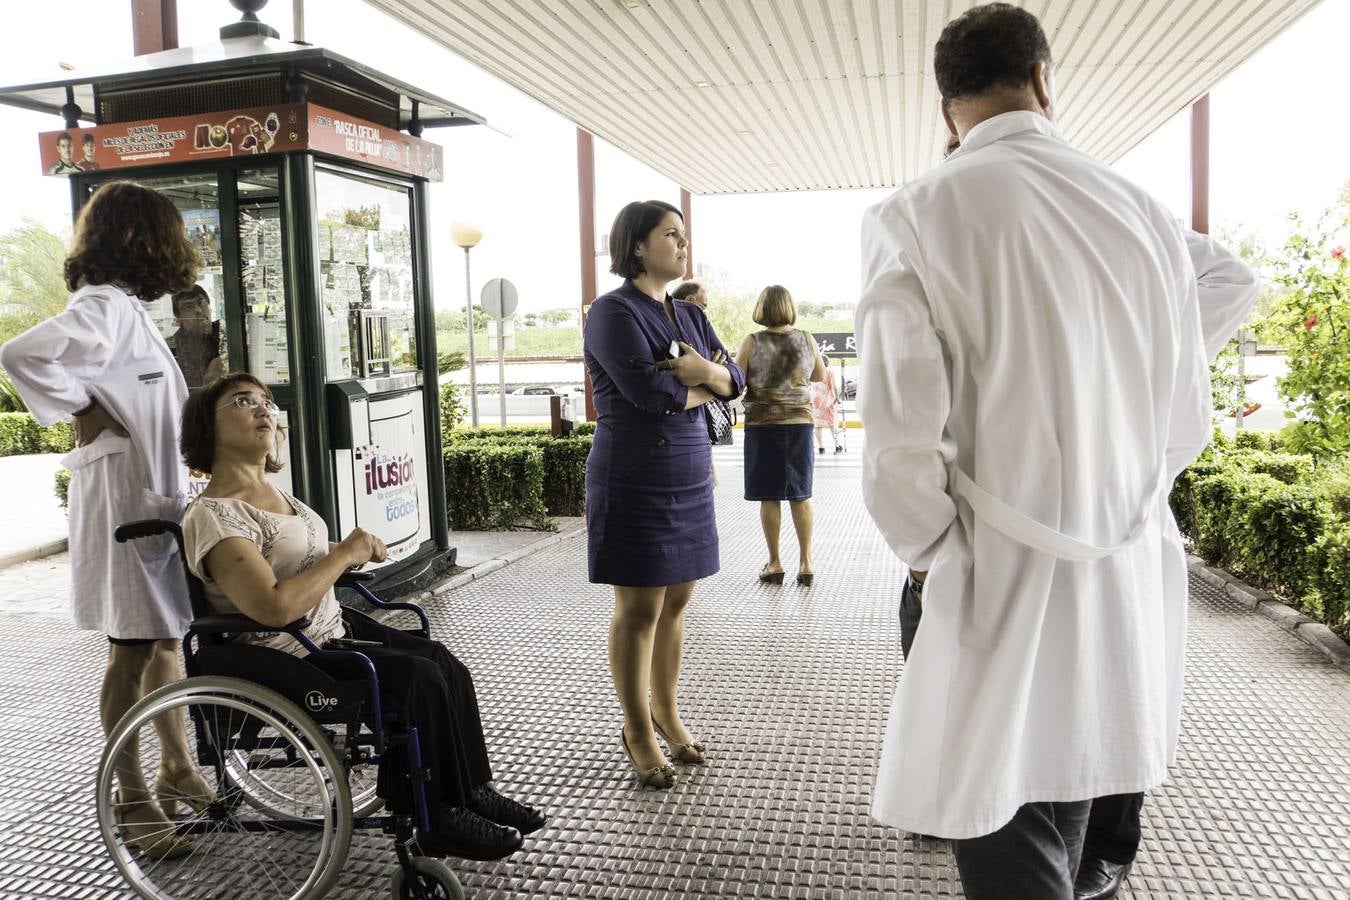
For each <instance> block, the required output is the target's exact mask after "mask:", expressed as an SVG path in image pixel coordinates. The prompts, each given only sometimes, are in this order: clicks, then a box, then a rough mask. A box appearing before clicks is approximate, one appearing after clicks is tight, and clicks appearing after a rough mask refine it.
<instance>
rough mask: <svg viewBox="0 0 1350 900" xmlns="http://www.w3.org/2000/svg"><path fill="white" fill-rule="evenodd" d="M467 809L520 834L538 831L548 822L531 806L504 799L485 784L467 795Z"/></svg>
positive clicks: (507, 798) (508, 798)
mask: <svg viewBox="0 0 1350 900" xmlns="http://www.w3.org/2000/svg"><path fill="white" fill-rule="evenodd" d="M469 809H471V810H473V811H474V812H476V813H478V815H480V816H482V817H483V818H485V819H487V820H489V821H492V822H496V823H497V824H498V825H509V826H510V827H512V828H514V829H516V830H517V831H519V832H520V833H521V834H529V833H530V832H532V831H538V830H539V829H540V828H543V827H544V823H545V822H546V821H548V820H547V819H546V818H544V814H543V813H542V812H541V811H539V810H537V809H535V808H534V807H533V806H526V805H525V804H524V803H521V802H520V801H518V800H512V799H511V798H510V797H504V796H502V795H501V794H499V793H497V792H496V790H494V789H493V788H492V787H490V786H489V785H486V784H483V785H479V786H478V787H476V788H474V789H473V793H472V794H470V795H469Z"/></svg>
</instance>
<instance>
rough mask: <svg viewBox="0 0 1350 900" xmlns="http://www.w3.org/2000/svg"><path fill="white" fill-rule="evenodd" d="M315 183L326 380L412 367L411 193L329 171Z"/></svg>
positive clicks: (414, 360) (320, 174)
mask: <svg viewBox="0 0 1350 900" xmlns="http://www.w3.org/2000/svg"><path fill="white" fill-rule="evenodd" d="M316 180H317V188H318V197H317V201H318V202H317V207H318V212H319V272H320V277H321V284H322V290H323V312H324V346H325V353H326V355H327V362H328V378H329V380H331V381H338V380H342V379H347V378H371V377H380V376H384V375H391V374H396V373H399V372H411V371H414V370H416V369H417V368H418V360H417V332H416V321H415V318H414V315H413V311H414V298H415V293H414V286H413V258H412V231H411V225H412V193H411V191H410V189H409V188H408V187H406V186H404V185H399V184H391V183H388V182H384V181H379V180H375V179H366V178H360V177H357V176H354V175H350V174H346V173H339V172H335V171H331V170H327V169H320V170H319V171H318V173H317V179H316Z"/></svg>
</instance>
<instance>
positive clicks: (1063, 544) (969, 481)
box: [952, 467, 1158, 562]
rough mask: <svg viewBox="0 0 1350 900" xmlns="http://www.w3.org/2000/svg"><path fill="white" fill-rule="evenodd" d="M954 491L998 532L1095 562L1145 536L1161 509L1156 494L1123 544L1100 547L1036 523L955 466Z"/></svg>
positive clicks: (1034, 546)
mask: <svg viewBox="0 0 1350 900" xmlns="http://www.w3.org/2000/svg"><path fill="white" fill-rule="evenodd" d="M952 494H953V496H956V497H960V498H963V499H964V500H965V501H966V502H967V503H969V504H970V508H971V510H972V511H973V512H974V513H975V515H976V516H977V517H979V518H980V519H982V520H983V521H985V522H986V523H988V524H989V525H992V526H993V527H994V528H995V529H996V530H997V531H999V532H1001V533H1003V534H1004V535H1006V536H1008V537H1010V538H1012V539H1013V540H1014V541H1017V542H1018V543H1019V544H1023V545H1025V546H1027V547H1030V548H1031V549H1033V550H1039V551H1040V552H1042V553H1047V554H1049V555H1051V556H1054V557H1058V558H1059V559H1065V560H1069V561H1070V562H1092V561H1093V560H1097V559H1102V558H1103V557H1107V556H1111V555H1113V554H1116V553H1119V552H1120V551H1122V550H1124V549H1125V548H1126V547H1129V546H1130V545H1132V544H1134V543H1136V542H1137V541H1138V540H1139V539H1140V538H1142V537H1143V536H1144V532H1145V531H1146V530H1147V529H1148V524H1149V522H1150V521H1152V519H1153V517H1154V515H1156V513H1157V508H1158V503H1157V500H1158V495H1157V494H1156V493H1155V494H1154V495H1153V498H1152V500H1151V501H1150V502H1149V504H1148V506H1147V508H1146V509H1145V510H1144V513H1143V515H1142V516H1141V518H1140V521H1139V524H1138V525H1136V526H1135V527H1134V529H1133V530H1132V531H1131V532H1130V533H1129V535H1128V536H1127V537H1126V538H1125V539H1124V540H1123V541H1121V542H1120V543H1118V544H1115V545H1113V546H1110V547H1099V546H1097V545H1096V544H1089V543H1086V542H1084V541H1080V540H1078V539H1077V538H1072V537H1069V536H1068V535H1067V534H1064V533H1063V532H1061V531H1056V530H1055V529H1053V528H1050V527H1049V526H1047V525H1043V524H1041V523H1040V522H1037V521H1036V520H1035V519H1033V518H1031V517H1030V516H1028V515H1026V514H1024V513H1021V512H1018V511H1017V510H1015V509H1013V508H1012V507H1011V506H1009V505H1008V504H1007V503H1004V502H1003V501H1002V500H1000V499H999V498H997V497H995V496H994V495H993V494H991V493H989V492H988V491H986V490H985V489H984V488H982V487H980V486H979V484H977V483H976V482H975V479H973V478H971V477H970V476H969V475H967V474H966V473H965V472H963V471H961V469H959V468H956V467H953V469H952Z"/></svg>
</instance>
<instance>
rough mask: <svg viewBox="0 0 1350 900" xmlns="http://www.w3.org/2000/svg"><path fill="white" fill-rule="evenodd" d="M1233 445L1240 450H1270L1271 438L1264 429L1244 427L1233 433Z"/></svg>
mask: <svg viewBox="0 0 1350 900" xmlns="http://www.w3.org/2000/svg"><path fill="white" fill-rule="evenodd" d="M1233 446H1234V447H1237V448H1238V449H1239V450H1269V449H1270V438H1269V437H1267V436H1266V432H1264V431H1253V430H1251V429H1250V428H1244V429H1242V430H1241V431H1239V432H1238V433H1237V434H1235V435H1233Z"/></svg>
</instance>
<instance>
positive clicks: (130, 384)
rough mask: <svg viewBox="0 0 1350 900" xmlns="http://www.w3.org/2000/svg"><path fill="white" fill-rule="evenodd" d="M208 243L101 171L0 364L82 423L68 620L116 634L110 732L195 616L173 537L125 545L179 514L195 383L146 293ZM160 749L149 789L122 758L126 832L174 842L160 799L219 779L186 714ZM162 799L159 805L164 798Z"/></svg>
mask: <svg viewBox="0 0 1350 900" xmlns="http://www.w3.org/2000/svg"><path fill="white" fill-rule="evenodd" d="M201 265H202V260H201V257H200V256H199V255H198V253H197V250H196V249H195V248H194V247H193V246H192V243H191V242H190V241H189V240H188V238H187V232H186V231H185V229H184V227H183V220H182V218H181V217H180V216H179V214H178V210H177V209H175V208H174V205H173V203H172V202H170V201H169V200H168V199H167V198H166V197H164V195H162V194H159V193H157V192H155V191H153V190H150V189H149V188H145V187H141V186H140V185H138V184H133V183H131V182H129V181H114V182H110V183H108V184H105V185H103V186H102V187H100V188H99V189H98V190H97V191H95V192H94V194H93V196H92V197H90V198H89V200H88V202H86V203H85V206H84V209H83V210H81V212H80V216H79V219H78V220H77V221H76V223H75V242H74V248H73V249H72V250H71V252H70V255H69V256H67V257H66V261H65V279H66V287H68V288H69V289H70V290H71V291H72V292H73V293H72V296H71V298H70V303H69V305H68V306H67V307H66V309H65V311H64V312H62V313H60V314H58V315H56V316H53V317H52V318H50V319H48V320H47V321H45V322H43V323H41V324H39V325H35V326H34V327H33V328H30V329H29V330H28V331H25V332H24V333H23V334H21V335H19V336H18V337H16V338H14V339H13V340H11V341H10V342H9V343H7V344H5V346H4V347H3V349H0V364H3V365H4V367H5V370H6V371H7V372H8V373H9V376H10V378H11V379H13V381H14V385H15V387H17V388H18V390H19V393H20V394H22V395H23V398H24V401H25V402H26V403H27V404H28V408H29V410H31V411H32V413H33V416H34V417H35V418H36V419H37V420H38V423H39V424H42V425H51V424H54V423H56V422H63V421H71V420H73V421H74V423H75V436H76V445H77V446H76V448H75V450H73V451H72V452H71V453H70V454H69V455H68V456H67V457H66V458H65V459H64V460H63V463H64V465H65V467H66V468H67V469H69V470H70V471H71V480H70V562H71V570H70V574H71V588H70V604H71V610H72V614H73V616H74V619H75V625H76V627H78V628H87V629H90V630H93V631H99V632H102V633H103V634H106V635H107V636H108V667H107V670H106V671H105V672H104V675H103V687H102V691H101V693H100V698H99V699H100V705H99V707H100V708H99V713H100V716H101V718H102V722H103V728H104V731H105V732H111V731H112V729H113V727H114V726H115V725H116V724H117V722H118V720H119V719H121V718H122V715H123V714H124V713H125V712H126V711H127V710H128V709H130V708H131V707H132V705H133V704H135V703H136V701H138V700H140V699H141V697H142V695H144V694H146V693H148V692H150V691H152V690H154V689H155V688H158V687H161V686H163V685H165V684H168V683H170V682H173V681H177V680H178V679H179V678H181V677H182V669H181V667H180V665H179V662H178V652H177V651H178V639H179V638H181V637H182V636H183V635H184V634H185V633H186V632H187V627H188V624H189V622H190V621H191V618H192V610H191V606H190V603H189V600H188V593H187V583H186V581H185V580H184V578H183V570H182V567H181V565H180V563H179V560H178V554H177V552H176V548H175V544H174V542H173V539H172V538H170V537H168V536H165V537H163V538H161V539H158V540H138V541H131V542H128V543H125V544H119V543H117V542H116V541H114V540H113V530H114V529H115V528H116V527H117V526H118V525H121V524H123V523H126V522H133V521H136V520H138V519H170V520H173V521H178V520H179V519H181V518H182V514H183V508H184V506H185V505H186V502H187V499H186V496H185V489H186V486H187V470H186V469H185V468H184V466H183V462H182V460H181V459H179V457H178V429H179V418H180V416H181V415H182V411H183V401H184V400H186V399H187V386H186V385H185V384H184V382H183V376H182V375H181V374H180V372H179V370H178V366H177V365H176V364H175V362H174V358H173V355H172V354H171V353H170V351H169V346H168V344H166V343H165V342H164V338H163V337H162V336H161V335H160V332H159V328H158V327H156V325H155V323H154V320H153V319H151V318H150V314H149V312H148V311H147V310H146V308H145V304H146V303H147V302H150V301H154V300H158V299H159V298H160V297H162V296H164V295H165V294H173V293H176V292H179V291H185V290H187V289H189V288H191V287H192V286H193V283H194V282H195V281H196V280H197V272H198V270H199V269H200V267H201ZM155 728H156V730H157V731H158V732H159V738H160V744H161V748H162V758H161V759H160V761H159V778H158V781H157V782H156V785H155V791H154V794H152V793H151V792H150V790H149V788H148V787H147V785H146V783H145V774H144V772H143V770H142V762H141V760H140V759H138V758H137V757H136V755H135V753H134V750H133V752H131V753H129V754H128V755H127V757H125V758H123V759H120V760H117V761H115V766H116V771H117V782H118V798H119V799H118V819H119V821H120V822H122V826H123V828H124V829H125V830H126V833H127V835H128V839H127V843H128V844H136V845H137V846H139V848H140V850H141V852H142V853H145V854H147V855H148V856H151V857H169V856H181V855H183V854H185V853H188V852H190V851H191V849H192V846H193V843H192V840H191V839H190V838H187V837H178V836H175V835H174V831H173V829H172V828H171V827H170V826H169V823H168V821H167V819H166V818H165V816H164V813H163V811H161V808H160V807H161V806H162V807H163V808H164V809H173V808H174V807H175V806H176V805H177V803H178V801H179V800H180V799H184V798H188V802H190V803H194V804H200V803H202V802H203V798H209V797H212V796H213V792H212V790H211V788H210V786H208V785H207V784H206V783H205V782H204V781H202V779H201V777H200V776H199V775H198V774H197V770H196V767H195V766H194V765H193V764H192V760H191V758H190V756H189V754H188V747H187V738H186V735H185V732H184V723H183V719H182V716H181V715H165V716H161V717H160V718H158V719H156V720H155ZM156 800H157V801H158V802H157V803H156V802H155V801H156Z"/></svg>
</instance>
